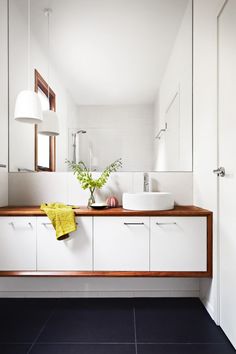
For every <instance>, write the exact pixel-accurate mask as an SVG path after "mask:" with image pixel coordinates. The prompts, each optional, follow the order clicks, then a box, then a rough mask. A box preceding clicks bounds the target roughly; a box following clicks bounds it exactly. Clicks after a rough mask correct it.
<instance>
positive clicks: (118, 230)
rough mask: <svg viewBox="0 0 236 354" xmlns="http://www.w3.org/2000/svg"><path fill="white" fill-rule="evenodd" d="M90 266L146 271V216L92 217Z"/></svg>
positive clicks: (147, 226)
mask: <svg viewBox="0 0 236 354" xmlns="http://www.w3.org/2000/svg"><path fill="white" fill-rule="evenodd" d="M94 270H97V271H99V270H100V271H103V270H104V271H148V270H149V218H148V217H95V218H94Z"/></svg>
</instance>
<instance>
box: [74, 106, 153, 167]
mask: <svg viewBox="0 0 236 354" xmlns="http://www.w3.org/2000/svg"><path fill="white" fill-rule="evenodd" d="M69 125H70V128H71V129H72V130H73V131H76V130H78V129H84V130H86V131H87V134H83V135H80V138H79V141H80V159H81V160H83V161H84V162H85V163H86V164H87V165H88V166H89V165H90V155H89V152H90V153H91V167H92V169H93V170H97V171H101V170H103V169H104V168H105V167H106V166H108V165H109V164H110V163H111V162H113V161H115V160H116V159H118V158H122V162H123V170H124V171H152V170H153V165H152V154H153V152H152V151H153V149H152V148H153V105H152V104H146V105H144V104H140V105H138V104H136V105H103V106H96V105H94V106H78V109H77V117H75V115H74V116H73V117H72V119H70V122H69ZM70 138H71V135H70ZM70 145H72V143H71V144H70ZM70 159H72V149H70Z"/></svg>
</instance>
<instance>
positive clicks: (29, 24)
mask: <svg viewBox="0 0 236 354" xmlns="http://www.w3.org/2000/svg"><path fill="white" fill-rule="evenodd" d="M30 12H31V7H30V0H28V53H27V54H28V80H27V81H28V83H27V86H28V90H30V86H31V85H30V72H31V68H30V65H31V63H30V49H31V48H30V44H31V43H30V41H31V38H30V37H31V36H30V28H31V18H30V17H31V13H30Z"/></svg>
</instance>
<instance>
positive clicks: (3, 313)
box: [0, 298, 236, 354]
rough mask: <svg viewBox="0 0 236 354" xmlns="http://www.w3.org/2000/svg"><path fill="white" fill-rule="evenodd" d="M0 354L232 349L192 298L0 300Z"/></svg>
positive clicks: (204, 353)
mask: <svg viewBox="0 0 236 354" xmlns="http://www.w3.org/2000/svg"><path fill="white" fill-rule="evenodd" d="M0 318H1V321H0V354H28V353H30V354H49V353H50V354H233V353H234V354H235V353H236V351H235V350H234V349H233V347H232V346H231V344H230V343H229V341H228V339H227V338H226V337H225V335H224V333H223V331H222V330H221V329H220V328H219V327H217V326H216V325H215V324H214V322H213V321H212V320H211V318H210V316H209V315H208V313H207V312H206V310H205V308H204V307H203V305H202V304H201V302H200V301H199V300H198V299H190V298H188V299H180V298H178V299H177V298H168V299H167V298H158V299H148V298H147V299H0Z"/></svg>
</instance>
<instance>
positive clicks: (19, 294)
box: [0, 290, 199, 298]
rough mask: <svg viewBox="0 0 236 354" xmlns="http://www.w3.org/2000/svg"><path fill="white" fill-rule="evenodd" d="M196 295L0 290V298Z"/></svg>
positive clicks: (190, 293) (191, 293)
mask: <svg viewBox="0 0 236 354" xmlns="http://www.w3.org/2000/svg"><path fill="white" fill-rule="evenodd" d="M68 297H74V298H77V297H78V298H84V297H88V298H89V297H97V298H99V297H101V298H103V297H121V298H122V297H130V298H132V297H197V298H199V291H197V290H187V291H186V290H174V291H173V290H171V291H168V290H158V291H150V290H148V291H143V290H142V291H0V298H68Z"/></svg>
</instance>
